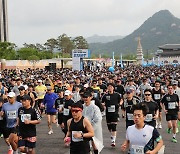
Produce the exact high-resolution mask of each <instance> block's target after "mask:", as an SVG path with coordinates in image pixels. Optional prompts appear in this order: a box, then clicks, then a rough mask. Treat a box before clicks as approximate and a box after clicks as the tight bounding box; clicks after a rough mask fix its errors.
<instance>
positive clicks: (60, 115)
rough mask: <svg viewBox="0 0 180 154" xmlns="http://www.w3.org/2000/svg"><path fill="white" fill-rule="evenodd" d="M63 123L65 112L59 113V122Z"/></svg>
mask: <svg viewBox="0 0 180 154" xmlns="http://www.w3.org/2000/svg"><path fill="white" fill-rule="evenodd" d="M62 123H63V114H58V124H62Z"/></svg>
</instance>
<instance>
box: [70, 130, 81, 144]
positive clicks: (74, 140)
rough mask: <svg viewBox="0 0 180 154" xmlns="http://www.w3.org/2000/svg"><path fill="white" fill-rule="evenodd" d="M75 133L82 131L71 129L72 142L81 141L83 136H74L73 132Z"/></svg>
mask: <svg viewBox="0 0 180 154" xmlns="http://www.w3.org/2000/svg"><path fill="white" fill-rule="evenodd" d="M75 133H82V131H72V141H73V142H80V141H83V138H75V137H74V134H75Z"/></svg>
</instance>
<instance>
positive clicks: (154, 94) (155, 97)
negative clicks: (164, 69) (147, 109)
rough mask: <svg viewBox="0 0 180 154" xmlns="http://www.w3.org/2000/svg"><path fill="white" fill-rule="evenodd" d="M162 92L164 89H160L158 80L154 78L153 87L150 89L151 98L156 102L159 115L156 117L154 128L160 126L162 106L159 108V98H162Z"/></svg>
mask: <svg viewBox="0 0 180 154" xmlns="http://www.w3.org/2000/svg"><path fill="white" fill-rule="evenodd" d="M164 93H165V92H164V90H163V89H161V84H160V81H159V80H156V81H155V87H154V88H153V89H152V98H153V100H154V101H155V102H156V103H157V104H158V107H159V117H158V119H157V121H156V128H159V129H161V128H162V124H161V121H162V108H161V104H160V102H161V99H162V96H163V95H164ZM158 120H159V121H158Z"/></svg>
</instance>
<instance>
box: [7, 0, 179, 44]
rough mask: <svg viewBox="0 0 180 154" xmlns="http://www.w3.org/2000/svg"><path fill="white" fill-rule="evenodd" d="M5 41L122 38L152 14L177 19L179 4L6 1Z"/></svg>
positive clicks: (164, 0)
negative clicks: (167, 13) (64, 36)
mask: <svg viewBox="0 0 180 154" xmlns="http://www.w3.org/2000/svg"><path fill="white" fill-rule="evenodd" d="M7 1H8V20H9V21H8V22H9V40H10V42H14V43H16V44H17V45H18V46H22V44H23V43H25V42H26V43H42V44H44V43H45V42H46V40H48V39H50V38H57V37H58V36H60V35H62V34H63V33H65V34H67V35H68V36H71V37H75V36H80V35H82V36H84V37H88V36H92V35H94V34H98V35H103V36H113V35H122V36H126V35H128V34H130V33H132V32H133V31H134V30H135V29H137V28H138V27H139V26H140V25H141V24H143V22H144V21H145V20H146V19H147V18H149V17H151V16H152V15H153V14H154V13H156V12H158V11H160V10H164V9H167V10H169V11H170V12H171V13H172V14H173V15H174V16H176V17H178V18H180V9H179V8H180V0H7Z"/></svg>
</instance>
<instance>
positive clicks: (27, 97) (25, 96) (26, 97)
mask: <svg viewBox="0 0 180 154" xmlns="http://www.w3.org/2000/svg"><path fill="white" fill-rule="evenodd" d="M22 100H31V97H30V96H29V95H24V96H23V97H22Z"/></svg>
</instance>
